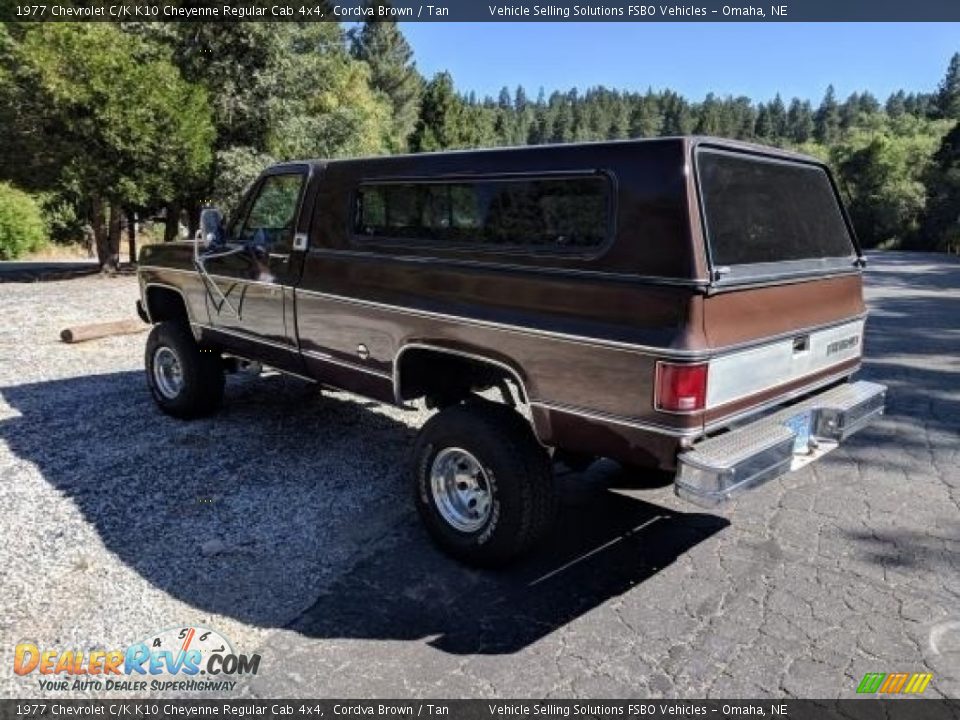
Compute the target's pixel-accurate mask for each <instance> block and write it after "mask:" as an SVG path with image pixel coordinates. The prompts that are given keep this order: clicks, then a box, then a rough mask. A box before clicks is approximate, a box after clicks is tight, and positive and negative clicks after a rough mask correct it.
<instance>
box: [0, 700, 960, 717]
mask: <svg viewBox="0 0 960 720" xmlns="http://www.w3.org/2000/svg"><path fill="white" fill-rule="evenodd" d="M201 717H213V718H264V719H267V718H270V719H274V718H284V719H287V720H300V719H301V718H304V719H307V720H317V718H331V719H333V718H341V719H342V718H360V717H374V718H389V719H394V718H397V719H402V718H414V717H416V718H425V719H429V718H455V719H456V720H504V719H509V718H540V719H542V720H557V719H558V718H591V719H595V720H608V719H610V718H622V719H625V720H627V719H629V720H634V719H637V720H663V719H664V718H669V719H670V720H682V719H684V718H691V719H693V718H711V719H712V718H718V719H719V718H743V717H763V718H772V719H773V720H776V719H778V718H790V719H791V720H821V719H825V718H837V719H840V718H843V720H859V719H860V718H862V719H863V720H872V719H873V718H879V717H882V718H888V719H889V720H928V719H931V720H932V719H934V718H937V719H939V718H944V719H949V718H960V701H957V700H920V699H901V700H878V699H875V698H873V697H871V698H864V699H862V700H777V699H773V700H770V699H767V700H702V701H701V700H123V699H116V700H2V701H0V718H2V720H8V719H11V720H12V719H13V718H108V719H112V720H159V719H160V718H201Z"/></svg>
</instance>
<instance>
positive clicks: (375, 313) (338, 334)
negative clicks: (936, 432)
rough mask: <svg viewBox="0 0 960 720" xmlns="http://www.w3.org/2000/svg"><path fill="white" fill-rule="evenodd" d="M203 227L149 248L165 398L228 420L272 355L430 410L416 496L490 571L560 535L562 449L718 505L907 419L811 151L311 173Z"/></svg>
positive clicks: (847, 239) (492, 157)
mask: <svg viewBox="0 0 960 720" xmlns="http://www.w3.org/2000/svg"><path fill="white" fill-rule="evenodd" d="M201 226H202V230H201V231H200V233H198V237H197V238H196V239H195V240H194V241H192V242H177V243H169V244H164V245H153V246H149V247H145V248H144V249H143V252H142V253H141V256H140V265H139V278H140V288H141V300H140V303H139V310H140V314H141V316H142V317H143V318H144V320H145V321H147V322H149V323H152V324H154V328H153V330H152V332H151V334H150V336H149V339H148V340H147V347H146V369H147V380H148V383H149V387H150V390H151V392H152V394H153V397H154V398H155V400H156V402H157V404H158V405H159V406H160V408H161V409H162V410H163V411H164V412H167V413H169V414H170V415H173V416H176V417H180V418H188V417H195V416H198V415H203V414H207V413H210V412H212V411H214V410H215V409H216V408H217V407H218V406H219V404H220V403H221V401H222V399H223V393H224V373H225V372H228V371H230V370H231V369H235V368H236V367H237V366H238V365H239V364H241V363H249V362H251V361H253V362H257V363H261V364H263V365H268V366H271V367H273V368H275V369H277V370H279V371H282V372H285V373H290V374H292V375H296V376H298V377H302V378H305V379H307V380H310V381H313V382H317V383H321V384H323V385H327V386H334V387H337V388H341V389H345V390H348V391H352V392H354V393H357V394H359V395H363V396H366V397H369V398H373V399H376V400H378V401H381V402H385V403H393V404H396V405H399V406H401V407H408V406H409V404H410V403H412V402H414V401H418V400H422V401H423V402H425V403H426V405H427V406H428V407H430V408H435V409H436V410H437V413H436V414H435V415H434V416H433V417H432V418H431V419H430V420H429V421H428V422H427V423H426V424H425V425H424V426H423V428H422V430H421V431H420V434H419V437H418V439H417V441H416V443H415V447H414V448H413V452H412V461H411V468H410V473H411V476H412V483H413V486H414V497H415V502H416V504H417V507H418V509H419V511H420V514H421V516H422V517H423V520H424V522H425V524H426V526H427V528H428V529H429V531H430V533H431V535H432V536H433V537H434V538H435V540H436V541H437V542H438V543H439V544H440V546H441V547H443V548H444V549H445V550H446V551H447V552H449V553H451V554H453V555H454V556H456V557H458V558H460V559H462V560H465V561H468V562H472V563H476V564H485V565H491V564H497V563H502V562H505V561H507V560H510V559H512V558H514V557H516V556H517V555H519V554H520V553H522V552H524V551H526V550H527V549H528V548H530V547H531V546H532V545H533V544H534V543H535V542H536V541H537V540H538V539H540V538H541V537H543V535H544V533H545V531H546V530H547V528H548V527H549V524H550V522H551V519H552V516H553V511H554V506H555V499H554V489H553V476H552V467H553V461H554V460H562V461H563V462H565V463H566V464H568V465H570V466H574V467H580V466H585V465H586V464H588V463H589V462H591V461H592V460H593V459H595V458H598V457H608V458H613V459H615V460H617V461H619V462H621V463H623V464H626V465H629V466H632V467H637V468H645V469H646V470H645V472H649V473H651V474H652V473H658V472H659V473H662V472H664V471H666V472H669V473H670V474H672V475H673V476H674V482H675V487H676V491H677V493H678V494H679V495H680V496H681V497H683V498H687V499H689V500H691V501H693V502H695V503H698V504H704V505H713V504H716V503H719V502H722V501H725V500H726V499H728V498H729V497H731V496H733V495H735V494H736V493H738V492H741V491H743V490H745V489H747V488H750V487H754V486H757V485H759V484H761V483H763V482H764V481H766V480H769V479H771V478H774V477H777V476H779V475H782V474H784V473H786V472H789V471H790V470H792V469H796V468H797V467H800V466H802V465H804V464H805V463H808V462H810V461H811V460H815V459H817V458H819V457H821V456H822V455H823V454H824V453H826V452H829V451H830V450H832V449H833V448H835V447H836V446H837V445H838V444H839V443H840V442H841V441H843V440H845V439H846V438H847V437H848V436H849V435H850V434H851V433H854V432H856V431H857V430H858V429H860V428H861V427H863V426H864V425H865V424H867V423H868V422H870V421H871V420H872V419H874V418H875V417H876V416H878V415H879V414H880V413H882V412H883V407H884V395H885V388H884V387H883V386H880V385H876V384H873V383H870V382H865V381H859V382H853V381H851V376H852V375H853V374H854V373H855V372H856V371H857V369H858V368H859V367H860V361H861V355H862V348H863V331H864V321H865V307H864V303H863V293H862V268H863V266H864V260H863V258H862V256H861V254H860V251H859V248H858V245H857V242H856V239H855V236H854V233H853V228H852V227H851V224H850V220H849V218H848V217H847V215H846V212H845V211H844V209H843V205H842V203H841V201H840V197H839V195H838V193H837V188H836V186H835V184H834V182H833V180H832V178H831V175H830V173H829V171H828V169H827V168H826V167H825V166H824V165H823V164H822V163H820V162H819V161H817V160H815V159H812V158H809V157H805V156H801V155H796V154H792V153H787V152H783V151H779V150H774V149H770V148H765V147H758V146H752V145H745V144H740V143H733V142H728V141H723V140H716V139H710V138H666V139H657V140H644V141H627V142H607V143H591V144H580V145H563V146H540V147H529V148H509V149H500V150H481V151H467V152H447V153H435V154H424V155H404V156H394V157H374V158H364V159H355V160H336V161H304V162H292V163H284V164H280V165H276V166H274V167H271V168H269V169H268V170H267V171H266V172H264V173H263V174H262V176H261V177H260V178H259V179H258V180H257V181H256V182H255V183H254V185H253V186H252V187H251V188H250V190H249V191H248V193H247V194H246V197H245V198H244V200H243V201H242V202H241V204H240V206H239V208H238V210H237V211H236V212H235V213H234V214H233V216H232V217H231V218H230V220H229V222H224V221H223V219H222V216H221V215H220V214H219V212H218V211H216V210H214V209H208V210H205V211H204V213H203V216H202V219H201ZM639 472H644V471H639Z"/></svg>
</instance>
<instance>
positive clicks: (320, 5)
mask: <svg viewBox="0 0 960 720" xmlns="http://www.w3.org/2000/svg"><path fill="white" fill-rule="evenodd" d="M371 17H372V18H374V19H377V18H380V19H392V20H398V21H403V22H841V21H854V22H923V21H954V22H956V21H960V2H958V1H957V0H912V2H905V1H904V0H782V1H781V0H773V2H769V1H768V2H744V1H743V0H692V1H688V0H680V1H677V2H667V3H664V2H659V3H657V4H652V5H645V4H641V3H640V2H638V1H637V0H572V1H571V0H543V1H539V0H536V1H534V2H531V1H530V0H435V2H427V3H422V2H417V1H413V2H411V0H392V2H391V6H390V7H386V8H384V7H375V8H370V7H368V3H367V2H366V0H302V1H299V0H251V1H249V2H219V3H217V2H210V1H209V0H206V1H196V0H180V1H176V0H167V1H166V2H163V1H161V2H104V1H102V0H100V1H95V2H84V1H82V0H65V1H64V2H46V1H45V0H38V1H36V2H26V1H23V2H21V1H20V0H0V21H8V22H9V21H41V22H76V21H87V22H111V21H113V22H117V21H137V22H173V21H179V22H205V21H217V22H223V21H238V22H243V21H251V20H253V21H270V22H283V21H300V22H302V21H311V22H324V21H344V22H351V21H361V20H365V19H369V18H371Z"/></svg>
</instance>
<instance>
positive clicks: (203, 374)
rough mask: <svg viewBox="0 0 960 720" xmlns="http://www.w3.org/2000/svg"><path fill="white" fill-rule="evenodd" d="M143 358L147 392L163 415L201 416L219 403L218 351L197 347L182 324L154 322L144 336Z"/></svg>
mask: <svg viewBox="0 0 960 720" xmlns="http://www.w3.org/2000/svg"><path fill="white" fill-rule="evenodd" d="M144 359H145V364H146V369H147V386H148V387H149V388H150V394H151V395H153V399H154V401H155V402H156V403H157V406H158V407H159V408H160V409H161V410H162V411H163V412H165V413H166V414H167V415H172V416H173V417H176V418H181V419H189V418H196V417H202V416H204V415H209V414H211V413H213V412H215V411H216V410H217V409H218V408H219V407H220V405H221V403H222V402H223V385H224V377H223V367H222V365H221V362H220V354H219V353H216V352H214V351H212V350H210V349H205V348H201V347H200V346H199V345H198V344H197V341H196V340H195V339H194V337H193V333H192V332H191V331H190V328H189V326H187V325H186V324H185V323H179V322H162V323H159V324H157V325H155V326H154V327H153V330H151V331H150V335H149V337H147V348H146V352H145V358H144Z"/></svg>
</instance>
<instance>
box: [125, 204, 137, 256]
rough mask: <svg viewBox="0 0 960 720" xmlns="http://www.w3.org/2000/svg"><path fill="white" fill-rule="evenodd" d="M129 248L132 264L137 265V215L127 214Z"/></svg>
mask: <svg viewBox="0 0 960 720" xmlns="http://www.w3.org/2000/svg"><path fill="white" fill-rule="evenodd" d="M127 247H128V248H129V250H130V264H131V265H135V264H136V263H137V214H136V213H135V212H133V211H132V210H130V211H129V212H127Z"/></svg>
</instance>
